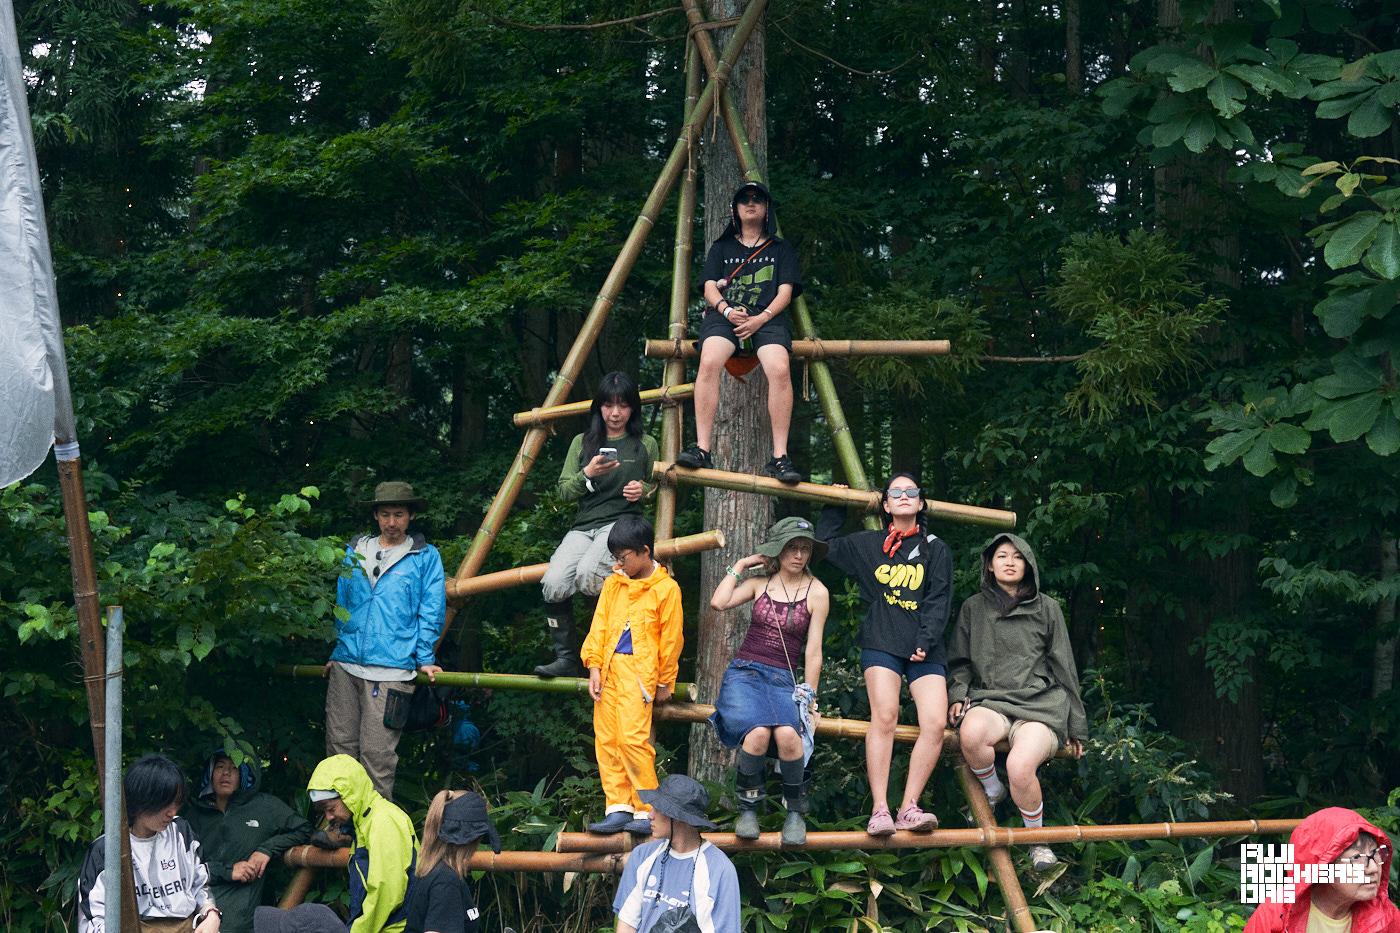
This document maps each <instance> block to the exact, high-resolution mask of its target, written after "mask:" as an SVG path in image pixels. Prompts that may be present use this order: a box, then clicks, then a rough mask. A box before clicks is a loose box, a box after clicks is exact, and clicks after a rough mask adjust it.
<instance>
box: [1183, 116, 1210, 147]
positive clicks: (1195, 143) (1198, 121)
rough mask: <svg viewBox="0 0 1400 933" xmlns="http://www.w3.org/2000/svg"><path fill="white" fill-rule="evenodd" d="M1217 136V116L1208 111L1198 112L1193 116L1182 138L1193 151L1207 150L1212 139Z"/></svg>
mask: <svg viewBox="0 0 1400 933" xmlns="http://www.w3.org/2000/svg"><path fill="white" fill-rule="evenodd" d="M1214 138H1215V118H1214V117H1212V116H1211V115H1210V114H1208V113H1198V114H1196V115H1195V116H1193V117H1192V118H1191V123H1190V125H1189V126H1187V127H1186V135H1185V136H1183V137H1182V139H1183V140H1184V141H1185V143H1186V148H1187V149H1190V150H1191V151H1192V152H1205V151H1206V147H1207V146H1209V145H1210V141H1211V140H1212V139H1214Z"/></svg>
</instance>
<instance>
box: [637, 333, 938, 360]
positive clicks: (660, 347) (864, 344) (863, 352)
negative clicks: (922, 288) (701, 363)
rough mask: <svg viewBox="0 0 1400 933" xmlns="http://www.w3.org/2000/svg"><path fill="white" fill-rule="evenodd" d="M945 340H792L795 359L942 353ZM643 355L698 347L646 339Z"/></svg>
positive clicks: (668, 355) (684, 352)
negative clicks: (644, 353)
mask: <svg viewBox="0 0 1400 933" xmlns="http://www.w3.org/2000/svg"><path fill="white" fill-rule="evenodd" d="M951 349H952V344H951V343H950V342H949V341H947V340H817V339H815V338H808V339H803V340H794V341H793V342H792V357H793V359H798V360H825V359H835V358H836V357H847V356H945V355H947V354H948V353H949V352H951ZM645 352H646V355H647V356H648V357H649V358H651V359H659V360H673V359H678V358H679V359H686V360H694V359H698V358H699V357H700V348H699V347H697V346H696V345H695V344H694V343H693V342H687V341H683V340H655V339H653V340H648V341H647V343H646V351H645Z"/></svg>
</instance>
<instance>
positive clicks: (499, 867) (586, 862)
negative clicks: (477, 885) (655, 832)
mask: <svg viewBox="0 0 1400 933" xmlns="http://www.w3.org/2000/svg"><path fill="white" fill-rule="evenodd" d="M282 860H283V861H285V862H286V863H287V864H288V865H290V866H292V867H293V868H340V869H344V868H345V867H346V866H347V865H349V864H350V850H349V849H318V848H316V847H315V846H310V845H307V846H293V847H292V848H290V849H288V850H287V853H286V855H284V856H282ZM624 862H626V859H625V858H624V857H623V856H620V855H611V854H608V855H590V854H587V853H568V852H520V851H507V852H500V853H496V852H492V851H491V850H490V849H486V850H484V851H482V850H478V851H477V852H476V854H474V855H473V856H472V860H471V870H472V871H551V872H553V871H560V872H563V871H577V872H601V873H604V874H610V875H620V874H622V866H623V863H624ZM284 900H285V898H284ZM283 906H296V905H294V904H293V905H286V904H283Z"/></svg>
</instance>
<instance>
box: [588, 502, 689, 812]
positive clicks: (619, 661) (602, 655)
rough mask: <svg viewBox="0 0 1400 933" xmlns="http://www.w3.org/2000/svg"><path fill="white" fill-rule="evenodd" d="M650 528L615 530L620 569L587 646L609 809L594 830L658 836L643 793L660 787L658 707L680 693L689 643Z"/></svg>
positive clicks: (611, 538)
mask: <svg viewBox="0 0 1400 933" xmlns="http://www.w3.org/2000/svg"><path fill="white" fill-rule="evenodd" d="M654 544H655V541H654V533H653V531H652V528H651V524H650V523H648V522H647V520H646V519H644V518H642V517H641V516H640V515H623V516H622V517H621V518H619V519H618V520H617V523H616V524H614V525H613V527H612V531H610V532H608V548H609V550H611V551H612V553H613V556H614V557H615V558H616V559H617V570H616V572H614V573H613V575H612V576H610V577H608V579H607V582H605V583H604V584H603V592H602V593H600V594H599V596H598V608H597V610H596V611H595V612H594V613H593V625H592V627H590V628H589V630H588V637H587V638H586V639H584V642H583V664H584V666H585V667H587V668H588V693H589V695H590V696H592V697H593V748H594V751H595V753H596V754H597V756H598V776H599V778H600V779H601V780H602V784H603V795H604V797H605V801H606V811H605V813H604V817H603V819H602V821H600V822H597V823H592V824H590V825H589V827H588V829H589V831H591V832H595V833H617V832H621V831H623V830H626V831H628V832H630V833H637V834H639V835H648V834H650V833H651V813H650V808H649V807H648V806H647V804H646V803H645V802H644V801H643V799H642V797H641V796H640V792H641V791H645V790H651V789H653V788H655V787H656V749H655V748H654V747H652V744H651V709H652V702H653V701H655V702H657V703H665V702H666V701H667V700H669V699H670V698H671V695H672V693H673V692H674V691H675V689H676V677H677V676H678V675H679V673H680V659H681V644H682V641H683V638H684V634H683V622H684V620H683V617H682V615H681V588H680V587H679V586H678V585H677V584H676V581H675V580H673V579H671V575H670V574H669V573H668V572H667V571H666V568H665V567H663V566H661V565H660V564H658V563H657V562H656V560H655V559H654V558H653V557H652V548H653V546H654Z"/></svg>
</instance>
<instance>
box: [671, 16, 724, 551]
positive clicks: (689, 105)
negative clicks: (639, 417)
mask: <svg viewBox="0 0 1400 933" xmlns="http://www.w3.org/2000/svg"><path fill="white" fill-rule="evenodd" d="M699 95H700V60H699V57H698V55H697V52H696V48H695V44H694V43H693V42H687V43H686V47H685V120H686V121H689V120H690V116H691V114H692V113H693V112H694V110H695V102H696V100H697V99H698V98H699ZM726 96H727V95H724V94H722V95H721V97H726ZM695 176H696V170H695V153H694V152H693V151H692V152H691V153H690V158H689V159H687V160H686V165H685V173H684V174H683V175H682V176H681V195H680V199H679V203H678V204H677V206H676V245H675V248H674V251H673V253H672V258H671V320H670V324H669V326H668V327H667V329H666V333H667V335H668V336H669V337H670V338H671V339H672V340H684V339H685V330H686V327H685V325H686V312H687V311H688V310H689V308H690V262H691V256H692V254H693V252H694V239H695V200H696V197H695ZM684 381H685V361H683V360H679V359H676V360H668V361H667V363H666V367H665V370H664V371H663V372H662V376H661V384H662V386H663V387H670V386H677V387H678V388H679V383H681V382H684ZM690 389H691V395H694V389H695V386H694V384H693V383H692V384H691V385H690ZM683 415H684V410H683V409H682V408H681V407H680V406H679V405H667V406H666V407H665V408H663V409H662V410H661V459H663V460H675V459H676V457H678V456H680V452H681V441H682V435H683V434H684V432H685V425H684V417H683ZM677 495H678V491H677V489H676V487H675V486H671V485H663V486H662V487H661V489H660V490H658V491H657V494H656V536H657V537H658V538H662V537H665V538H669V537H670V536H671V535H673V534H674V533H675V529H676V498H677Z"/></svg>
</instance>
